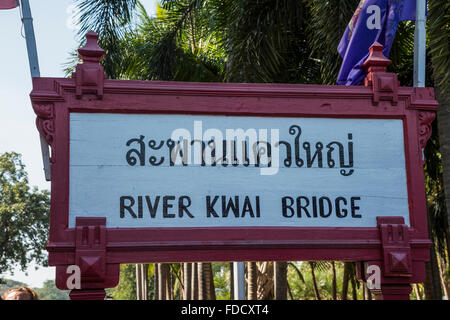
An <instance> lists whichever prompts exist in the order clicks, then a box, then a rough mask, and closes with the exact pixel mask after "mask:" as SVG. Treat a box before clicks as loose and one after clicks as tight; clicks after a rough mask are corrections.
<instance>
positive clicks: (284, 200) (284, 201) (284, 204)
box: [281, 197, 294, 218]
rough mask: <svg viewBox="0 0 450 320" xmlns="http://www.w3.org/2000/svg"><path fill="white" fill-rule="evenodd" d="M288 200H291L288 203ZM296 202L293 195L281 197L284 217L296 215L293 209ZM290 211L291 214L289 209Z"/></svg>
mask: <svg viewBox="0 0 450 320" xmlns="http://www.w3.org/2000/svg"><path fill="white" fill-rule="evenodd" d="M287 200H289V202H290V203H289V204H287ZM293 204H294V199H293V198H291V197H283V198H281V208H282V212H283V217H285V218H292V216H293V215H294V209H292V205H293ZM288 210H289V212H290V214H288V212H287V211H288Z"/></svg>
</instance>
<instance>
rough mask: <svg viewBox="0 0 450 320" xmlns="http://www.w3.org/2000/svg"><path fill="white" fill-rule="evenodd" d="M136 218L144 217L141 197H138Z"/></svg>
mask: <svg viewBox="0 0 450 320" xmlns="http://www.w3.org/2000/svg"><path fill="white" fill-rule="evenodd" d="M137 198H138V218H142V217H143V216H144V212H143V211H144V210H142V196H138V197H137Z"/></svg>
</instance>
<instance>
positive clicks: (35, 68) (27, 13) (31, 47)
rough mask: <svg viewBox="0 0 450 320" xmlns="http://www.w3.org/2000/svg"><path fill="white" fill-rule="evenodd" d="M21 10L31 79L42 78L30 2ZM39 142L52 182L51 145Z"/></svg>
mask: <svg viewBox="0 0 450 320" xmlns="http://www.w3.org/2000/svg"><path fill="white" fill-rule="evenodd" d="M20 10H21V12H22V22H23V26H24V29H25V40H26V44H27V52H28V62H29V65H30V73H31V78H36V77H40V76H41V73H40V70H39V59H38V54H37V49H36V38H35V36H34V28H33V17H32V16H31V9H30V3H29V1H28V0H21V6H20ZM39 141H40V144H41V153H42V162H43V164H44V174H45V180H46V181H50V180H51V172H50V152H49V145H48V143H47V141H46V140H45V137H44V136H43V135H42V134H40V135H39Z"/></svg>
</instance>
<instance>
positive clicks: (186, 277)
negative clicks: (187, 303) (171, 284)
mask: <svg viewBox="0 0 450 320" xmlns="http://www.w3.org/2000/svg"><path fill="white" fill-rule="evenodd" d="M183 282H184V283H183V288H184V294H183V298H184V300H192V263H183Z"/></svg>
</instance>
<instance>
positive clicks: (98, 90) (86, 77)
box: [72, 31, 107, 99]
mask: <svg viewBox="0 0 450 320" xmlns="http://www.w3.org/2000/svg"><path fill="white" fill-rule="evenodd" d="M104 55H105V50H103V49H102V48H100V47H99V46H98V34H97V33H95V32H94V31H89V32H88V33H87V34H86V44H85V46H84V47H82V48H80V49H78V57H79V58H80V59H82V60H83V63H81V64H78V65H77V67H76V71H75V72H74V73H72V78H74V79H75V85H76V89H75V96H76V97H77V99H81V97H82V96H83V94H86V93H92V94H95V95H97V98H98V99H102V98H103V85H104V79H106V78H107V75H106V74H105V73H104V68H103V66H102V65H100V61H101V60H102V59H103V56H104Z"/></svg>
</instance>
